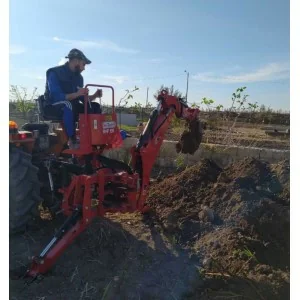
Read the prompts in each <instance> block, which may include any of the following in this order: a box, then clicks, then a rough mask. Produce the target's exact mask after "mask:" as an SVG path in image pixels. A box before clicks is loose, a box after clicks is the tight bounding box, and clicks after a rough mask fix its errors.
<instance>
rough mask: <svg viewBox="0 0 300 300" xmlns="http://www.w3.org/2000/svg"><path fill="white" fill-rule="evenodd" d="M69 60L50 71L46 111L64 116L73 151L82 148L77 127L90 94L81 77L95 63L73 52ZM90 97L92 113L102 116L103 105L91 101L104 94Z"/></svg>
mask: <svg viewBox="0 0 300 300" xmlns="http://www.w3.org/2000/svg"><path fill="white" fill-rule="evenodd" d="M66 58H68V62H66V63H65V64H64V65H62V66H56V67H53V68H50V69H48V70H47V72H46V89H45V94H44V97H45V101H46V108H45V109H51V110H52V111H53V112H54V113H55V114H57V115H61V114H62V118H63V123H64V126H65V130H66V134H67V136H68V145H69V148H70V149H77V148H78V147H79V144H78V142H77V140H76V128H75V123H76V121H78V116H79V114H81V113H84V96H85V95H88V92H89V91H88V89H87V88H84V87H83V86H84V83H83V77H82V75H81V73H82V72H83V71H84V70H85V65H87V64H90V63H91V61H90V60H89V59H88V58H87V57H86V56H85V55H84V54H83V52H82V51H80V50H78V49H72V50H71V51H70V52H69V54H68V56H66ZM88 97H89V104H88V113H94V114H95V113H101V108H100V105H99V104H98V103H95V102H91V101H93V100H95V99H96V98H98V97H102V90H97V91H96V92H95V93H94V94H93V95H90V96H88Z"/></svg>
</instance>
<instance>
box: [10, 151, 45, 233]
mask: <svg viewBox="0 0 300 300" xmlns="http://www.w3.org/2000/svg"><path fill="white" fill-rule="evenodd" d="M31 158H32V157H31V155H30V154H28V153H26V152H24V151H22V150H21V149H18V148H16V147H11V148H10V153H9V231H10V234H14V233H20V232H24V231H25V230H26V229H27V226H28V225H29V224H30V223H31V222H32V221H33V219H34V216H35V215H37V207H38V204H39V201H40V200H41V198H40V183H39V179H38V168H37V167H35V166H34V165H33V164H32V161H31Z"/></svg>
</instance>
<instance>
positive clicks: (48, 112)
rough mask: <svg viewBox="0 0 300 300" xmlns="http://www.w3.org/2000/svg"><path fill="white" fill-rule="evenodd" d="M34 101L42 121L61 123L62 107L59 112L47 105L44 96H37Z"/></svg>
mask: <svg viewBox="0 0 300 300" xmlns="http://www.w3.org/2000/svg"><path fill="white" fill-rule="evenodd" d="M36 101H37V106H38V111H39V115H40V116H41V117H42V119H43V120H44V121H52V122H62V120H63V109H64V106H63V105H62V106H61V109H60V110H58V109H57V108H54V107H53V106H52V105H47V104H46V100H45V97H44V95H41V96H39V97H38V99H37V100H36Z"/></svg>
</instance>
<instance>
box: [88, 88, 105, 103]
mask: <svg viewBox="0 0 300 300" xmlns="http://www.w3.org/2000/svg"><path fill="white" fill-rule="evenodd" d="M102 95H103V94H102V90H101V89H98V90H97V91H96V92H95V93H94V94H93V95H91V96H90V97H89V98H90V100H91V101H94V100H95V99H96V98H101V97H102Z"/></svg>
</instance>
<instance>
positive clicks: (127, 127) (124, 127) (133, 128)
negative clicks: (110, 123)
mask: <svg viewBox="0 0 300 300" xmlns="http://www.w3.org/2000/svg"><path fill="white" fill-rule="evenodd" d="M119 128H120V129H123V130H125V131H128V132H129V131H137V127H136V126H130V125H123V124H121V125H119Z"/></svg>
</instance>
